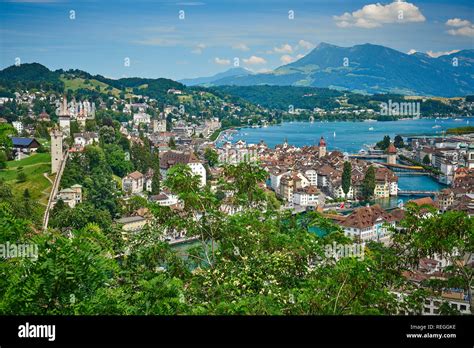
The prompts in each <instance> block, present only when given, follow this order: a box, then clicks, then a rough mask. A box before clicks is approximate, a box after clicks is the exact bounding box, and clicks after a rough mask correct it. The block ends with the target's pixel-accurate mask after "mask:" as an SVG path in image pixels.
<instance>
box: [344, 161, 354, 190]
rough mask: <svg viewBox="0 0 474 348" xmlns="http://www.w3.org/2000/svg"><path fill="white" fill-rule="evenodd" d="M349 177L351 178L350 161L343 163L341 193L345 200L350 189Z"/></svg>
mask: <svg viewBox="0 0 474 348" xmlns="http://www.w3.org/2000/svg"><path fill="white" fill-rule="evenodd" d="M351 177H352V164H351V162H350V161H346V162H344V168H343V171H342V191H344V195H345V198H346V199H347V194H348V193H349V190H350V189H351Z"/></svg>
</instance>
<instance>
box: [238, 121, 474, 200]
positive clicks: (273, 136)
mask: <svg viewBox="0 0 474 348" xmlns="http://www.w3.org/2000/svg"><path fill="white" fill-rule="evenodd" d="M468 122H469V123H470V124H474V120H473V119H472V118H470V119H469V118H462V119H460V121H459V120H458V121H455V120H454V119H452V118H451V119H428V118H423V119H417V120H400V121H388V122H348V121H335V122H314V123H309V122H285V123H282V124H281V125H276V126H269V127H266V128H242V129H239V131H238V133H236V134H234V136H233V138H232V141H237V140H240V139H242V140H245V141H246V142H247V143H258V142H259V141H260V140H263V141H265V143H266V144H267V145H268V146H270V147H274V146H275V145H277V144H281V143H283V142H284V140H285V139H287V140H288V143H289V144H290V145H295V146H304V145H317V144H318V142H319V139H320V137H321V136H323V137H324V138H325V139H326V143H327V147H328V150H329V151H331V150H339V151H341V152H349V153H357V152H359V150H361V149H363V148H364V145H365V144H374V143H376V142H378V141H380V140H382V139H383V137H384V135H389V136H390V137H391V138H392V139H393V138H394V137H395V135H397V134H399V135H401V136H405V137H406V136H413V135H442V132H443V131H444V130H446V129H448V128H454V127H461V126H466V125H468V124H469V123H468ZM433 127H435V128H433ZM369 128H370V129H369ZM334 133H335V136H334ZM398 186H399V188H400V189H401V190H426V191H438V190H441V189H443V188H445V187H446V186H444V185H442V184H439V183H438V182H437V181H436V180H434V179H433V178H431V177H430V176H400V177H399V182H398ZM413 198H414V197H411V196H403V197H399V199H402V200H403V201H406V200H409V199H413ZM393 204H394V201H393V199H392V200H390V202H389V203H387V204H382V205H384V206H387V207H388V206H393Z"/></svg>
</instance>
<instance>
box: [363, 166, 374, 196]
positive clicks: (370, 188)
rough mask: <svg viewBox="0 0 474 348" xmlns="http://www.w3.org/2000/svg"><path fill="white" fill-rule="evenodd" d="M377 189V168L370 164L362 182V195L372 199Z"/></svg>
mask: <svg viewBox="0 0 474 348" xmlns="http://www.w3.org/2000/svg"><path fill="white" fill-rule="evenodd" d="M374 191H375V168H374V167H372V166H370V167H369V168H368V169H367V172H366V173H365V177H364V181H363V183H362V197H363V198H364V199H366V200H367V199H370V198H371V197H372V196H373V195H374Z"/></svg>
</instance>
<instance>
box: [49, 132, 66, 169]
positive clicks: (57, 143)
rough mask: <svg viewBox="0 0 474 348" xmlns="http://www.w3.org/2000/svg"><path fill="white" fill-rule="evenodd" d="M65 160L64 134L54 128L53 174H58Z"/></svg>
mask: <svg viewBox="0 0 474 348" xmlns="http://www.w3.org/2000/svg"><path fill="white" fill-rule="evenodd" d="M63 158H64V153H63V133H62V132H61V130H60V129H58V128H54V129H53V130H52V131H51V174H54V173H57V172H58V170H59V167H60V165H61V162H62V160H63Z"/></svg>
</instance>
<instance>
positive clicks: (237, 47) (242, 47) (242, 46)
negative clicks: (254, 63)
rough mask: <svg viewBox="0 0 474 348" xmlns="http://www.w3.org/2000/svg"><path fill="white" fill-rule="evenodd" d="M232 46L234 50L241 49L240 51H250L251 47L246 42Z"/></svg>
mask: <svg viewBox="0 0 474 348" xmlns="http://www.w3.org/2000/svg"><path fill="white" fill-rule="evenodd" d="M232 48H233V49H234V50H240V51H248V50H250V48H249V47H248V46H247V45H246V44H244V43H239V44H235V45H233V46H232Z"/></svg>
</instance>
